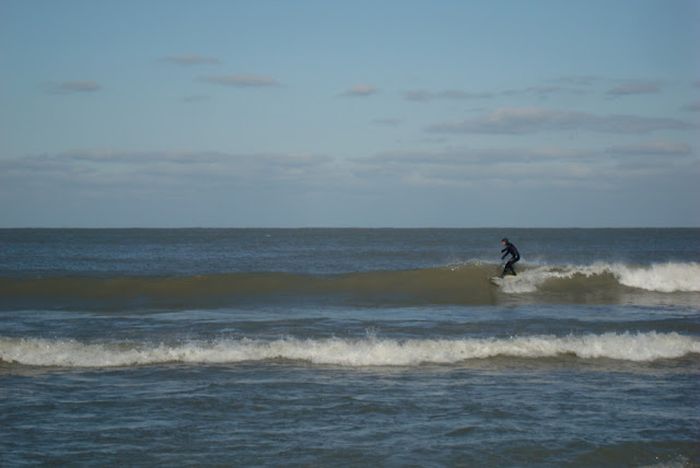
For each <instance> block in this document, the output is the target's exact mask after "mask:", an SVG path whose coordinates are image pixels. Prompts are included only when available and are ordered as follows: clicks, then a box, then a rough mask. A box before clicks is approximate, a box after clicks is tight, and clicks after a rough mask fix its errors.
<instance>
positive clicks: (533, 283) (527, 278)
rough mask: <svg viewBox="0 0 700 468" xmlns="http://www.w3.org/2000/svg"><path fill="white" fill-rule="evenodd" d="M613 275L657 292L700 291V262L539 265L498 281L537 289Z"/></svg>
mask: <svg viewBox="0 0 700 468" xmlns="http://www.w3.org/2000/svg"><path fill="white" fill-rule="evenodd" d="M604 274H609V275H612V276H613V277H614V278H615V279H616V280H617V282H618V283H620V284H621V285H624V286H628V287H631V288H637V289H643V290H646V291H656V292H664V293H670V292H700V263H695V262H689V263H656V264H652V265H649V266H629V265H625V264H621V263H612V264H611V263H594V264H592V265H584V266H580V265H568V266H558V267H553V266H548V265H543V266H537V267H534V268H530V269H527V270H523V271H522V272H521V273H519V274H518V276H508V277H506V278H504V279H498V278H497V279H496V280H495V281H496V282H497V283H498V285H499V286H500V287H501V289H502V290H503V291H504V292H506V293H515V294H517V293H530V292H535V291H537V290H538V289H539V287H540V286H542V285H543V284H544V283H545V282H547V281H550V280H556V279H571V278H574V277H575V276H583V277H589V278H590V277H593V276H598V275H604Z"/></svg>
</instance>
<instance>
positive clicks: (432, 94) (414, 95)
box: [403, 89, 494, 102]
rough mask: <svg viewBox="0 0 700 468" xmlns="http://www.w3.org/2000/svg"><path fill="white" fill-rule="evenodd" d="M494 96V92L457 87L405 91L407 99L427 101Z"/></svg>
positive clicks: (404, 96)
mask: <svg viewBox="0 0 700 468" xmlns="http://www.w3.org/2000/svg"><path fill="white" fill-rule="evenodd" d="M492 97H494V94H493V93H488V92H484V93H472V92H467V91H460V90H457V89H447V90H444V91H427V90H424V89H413V90H409V91H405V92H404V93H403V98H404V99H405V100H407V101H414V102H425V101H433V100H436V99H445V100H466V99H488V98H492Z"/></svg>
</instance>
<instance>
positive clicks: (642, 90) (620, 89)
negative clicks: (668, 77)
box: [605, 81, 661, 97]
mask: <svg viewBox="0 0 700 468" xmlns="http://www.w3.org/2000/svg"><path fill="white" fill-rule="evenodd" d="M660 91H661V86H660V84H659V83H658V82H657V81H626V82H624V83H621V84H619V85H617V86H614V87H613V88H610V89H609V90H607V91H606V92H605V94H607V95H608V96H612V97H619V96H629V95H633V94H656V93H658V92H660Z"/></svg>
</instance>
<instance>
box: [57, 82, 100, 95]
mask: <svg viewBox="0 0 700 468" xmlns="http://www.w3.org/2000/svg"><path fill="white" fill-rule="evenodd" d="M100 89H102V86H100V84H99V83H97V82H96V81H91V80H74V81H63V82H61V83H54V84H51V85H49V88H48V90H49V92H50V93H52V94H76V93H92V92H95V91H99V90H100Z"/></svg>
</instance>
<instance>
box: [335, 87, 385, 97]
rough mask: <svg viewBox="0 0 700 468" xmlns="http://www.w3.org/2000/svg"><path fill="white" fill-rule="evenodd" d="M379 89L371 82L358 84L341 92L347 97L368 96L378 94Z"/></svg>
mask: <svg viewBox="0 0 700 468" xmlns="http://www.w3.org/2000/svg"><path fill="white" fill-rule="evenodd" d="M378 92H379V89H378V88H377V87H376V86H374V85H371V84H358V85H355V86H353V87H351V88H350V89H348V90H346V91H344V92H343V93H341V94H340V95H341V96H345V97H367V96H371V95H373V94H377V93H378Z"/></svg>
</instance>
